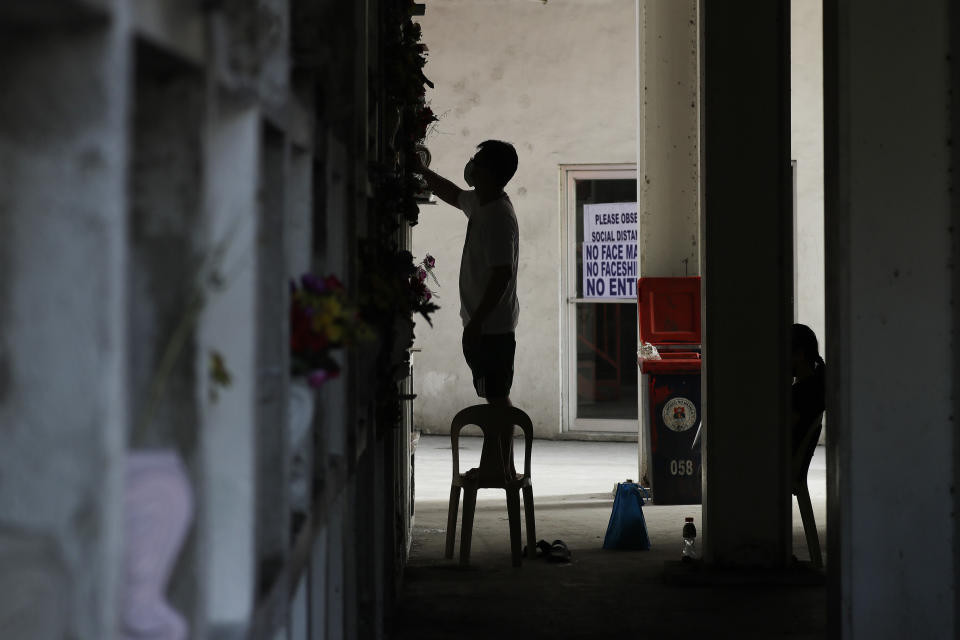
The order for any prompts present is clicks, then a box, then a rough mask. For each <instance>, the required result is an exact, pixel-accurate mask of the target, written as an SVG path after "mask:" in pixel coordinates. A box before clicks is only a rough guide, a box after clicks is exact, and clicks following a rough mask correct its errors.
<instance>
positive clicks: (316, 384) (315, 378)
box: [307, 369, 340, 389]
mask: <svg viewBox="0 0 960 640" xmlns="http://www.w3.org/2000/svg"><path fill="white" fill-rule="evenodd" d="M339 375H340V372H339V371H327V370H326V369H317V370H316V371H313V372H312V373H311V374H310V375H309V376H307V384H309V385H310V386H311V387H313V388H314V389H319V388H320V387H322V386H323V383H325V382H326V381H327V380H332V379H333V378H336V377H337V376H339Z"/></svg>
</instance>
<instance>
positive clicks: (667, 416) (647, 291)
mask: <svg viewBox="0 0 960 640" xmlns="http://www.w3.org/2000/svg"><path fill="white" fill-rule="evenodd" d="M637 319H638V322H639V329H640V340H641V341H642V342H645V343H650V344H653V345H654V346H655V347H656V348H657V351H658V352H659V354H660V359H659V360H655V359H654V360H651V359H644V358H640V359H639V361H638V362H639V364H640V373H641V374H642V382H641V388H642V389H643V392H644V399H645V402H644V412H643V413H642V414H641V420H640V428H641V429H643V430H644V431H643V433H642V435H641V455H642V456H643V455H645V456H646V457H647V462H648V472H649V475H648V477H647V478H646V479H647V480H648V481H649V483H650V489H651V493H652V494H653V501H654V502H655V503H656V504H699V503H700V501H701V483H700V481H701V477H702V470H701V464H700V462H701V457H700V442H701V438H700V424H701V417H702V412H701V410H700V365H701V358H700V341H701V338H700V336H701V331H700V278H699V277H684V278H640V279H639V280H638V281H637ZM645 445H646V446H645Z"/></svg>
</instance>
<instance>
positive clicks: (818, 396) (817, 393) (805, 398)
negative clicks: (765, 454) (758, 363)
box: [790, 324, 827, 457]
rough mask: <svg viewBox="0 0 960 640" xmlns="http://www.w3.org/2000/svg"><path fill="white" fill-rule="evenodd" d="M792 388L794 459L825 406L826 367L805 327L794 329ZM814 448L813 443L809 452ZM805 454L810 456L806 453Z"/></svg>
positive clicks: (807, 328)
mask: <svg viewBox="0 0 960 640" xmlns="http://www.w3.org/2000/svg"><path fill="white" fill-rule="evenodd" d="M792 367H793V386H792V387H791V388H790V395H791V401H792V404H791V410H792V415H791V419H792V420H791V421H792V426H791V428H792V438H793V446H792V448H791V455H792V456H793V457H796V456H797V454H798V453H801V452H800V447H801V446H802V444H803V438H804V436H805V435H806V434H807V431H808V430H809V429H810V426H811V425H812V423H813V421H814V420H816V419H817V416H819V415H820V413H821V412H822V411H823V410H824V407H825V406H826V373H827V371H826V365H825V364H824V362H823V358H821V357H820V348H819V345H818V344H817V336H816V334H815V333H814V332H813V330H812V329H811V328H810V327H808V326H807V325H805V324H795V325H793V357H792ZM816 446H817V438H814V439H813V442H812V443H810V445H809V448H810V449H813V448H814V447H816ZM803 453H804V454H809V453H812V451H810V450H807V451H804V452H803Z"/></svg>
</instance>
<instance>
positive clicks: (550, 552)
mask: <svg viewBox="0 0 960 640" xmlns="http://www.w3.org/2000/svg"><path fill="white" fill-rule="evenodd" d="M537 550H538V551H539V553H538V554H537V557H539V558H546V559H547V562H570V549H568V548H567V543H565V542H564V541H563V540H554V541H553V542H552V543H550V542H547V541H546V540H540V541H538V542H537ZM523 555H527V548H526V547H524V548H523Z"/></svg>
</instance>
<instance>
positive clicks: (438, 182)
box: [419, 167, 463, 209]
mask: <svg viewBox="0 0 960 640" xmlns="http://www.w3.org/2000/svg"><path fill="white" fill-rule="evenodd" d="M419 173H422V174H423V179H424V180H426V181H427V186H428V187H430V190H431V191H433V192H434V193H435V194H437V197H438V198H440V199H441V200H443V201H444V202H446V203H447V204H449V205H450V206H452V207H457V208H458V209H459V208H460V205H459V204H458V203H459V201H460V194H461V193H463V190H462V189H461V188H460V187H458V186H457V185H455V184H453V183H452V182H450V181H449V180H447V179H446V178H444V177H441V176H439V175H437V174H436V173H434V172H433V171H430V169H427V168H426V167H422V168H421V169H419Z"/></svg>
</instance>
